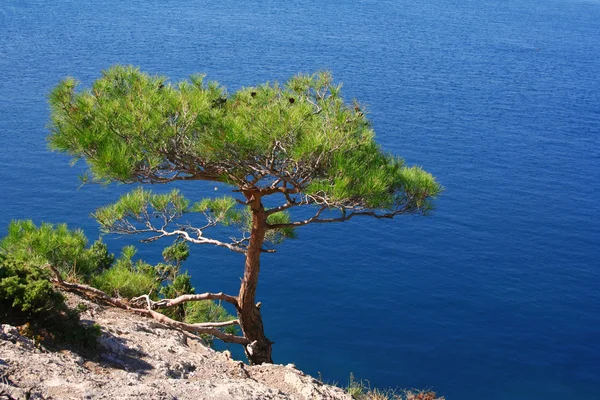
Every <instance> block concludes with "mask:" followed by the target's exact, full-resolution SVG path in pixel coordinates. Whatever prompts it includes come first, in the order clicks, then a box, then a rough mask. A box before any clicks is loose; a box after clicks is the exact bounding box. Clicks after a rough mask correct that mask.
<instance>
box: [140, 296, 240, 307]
mask: <svg viewBox="0 0 600 400" xmlns="http://www.w3.org/2000/svg"><path fill="white" fill-rule="evenodd" d="M144 296H146V295H144ZM144 296H140V297H135V298H133V299H131V301H132V302H136V301H139V300H140V299H145V297H144ZM146 297H147V296H146ZM202 300H222V301H226V302H227V303H231V304H233V305H234V306H235V307H237V306H238V300H237V297H234V296H230V295H228V294H224V293H222V292H221V293H202V294H184V295H181V296H179V297H176V298H174V299H163V300H160V301H153V300H150V299H148V300H147V301H149V307H150V308H151V309H159V308H169V307H175V306H177V305H179V304H182V303H186V302H188V301H202Z"/></svg>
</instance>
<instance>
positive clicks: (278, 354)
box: [0, 0, 600, 400]
mask: <svg viewBox="0 0 600 400" xmlns="http://www.w3.org/2000/svg"><path fill="white" fill-rule="evenodd" d="M117 63H121V64H133V65H136V66H140V67H141V68H142V69H143V70H145V71H148V72H151V73H156V74H161V75H165V76H168V77H170V78H171V79H172V80H173V81H175V80H178V79H183V78H185V77H187V76H189V75H190V74H192V73H196V72H205V73H207V74H208V76H209V78H211V79H216V80H218V81H220V82H222V83H223V84H225V85H226V86H227V87H229V88H230V89H231V90H235V89H236V88H239V87H241V86H244V85H246V86H247V85H252V84H257V83H261V82H264V81H267V80H270V81H273V80H278V81H284V80H285V79H286V78H288V77H289V76H291V75H293V74H295V73H297V72H299V71H303V72H312V71H316V70H319V69H329V70H331V71H332V72H333V73H334V76H335V77H336V78H337V80H338V81H340V82H343V83H344V91H345V97H346V98H347V99H349V100H350V99H352V98H357V99H359V100H360V101H361V102H362V103H364V104H366V105H367V109H368V110H369V112H370V116H371V119H372V121H373V125H374V128H375V130H376V132H377V135H378V141H379V143H381V145H382V146H383V147H384V148H386V149H388V150H390V151H392V152H393V153H395V154H398V155H401V156H403V157H405V158H406V160H407V162H408V163H409V164H419V165H422V166H423V167H424V168H425V169H427V170H429V171H431V172H432V173H433V174H435V175H436V176H437V177H438V179H439V181H440V182H441V183H442V184H443V185H444V186H445V188H446V191H445V192H444V193H443V195H442V196H441V197H440V199H439V200H438V202H437V210H436V211H435V212H434V214H433V215H432V216H430V217H426V218H413V217H401V218H398V219H397V220H394V221H371V220H353V221H351V222H348V223H344V224H339V225H327V226H314V227H305V228H304V229H303V230H300V231H299V239H297V240H294V241H288V242H286V243H285V244H283V245H282V246H280V247H279V250H278V253H277V254H275V255H266V256H265V257H264V261H263V269H262V275H261V282H260V286H259V292H258V297H259V300H260V301H262V303H263V309H262V310H263V316H264V319H265V326H266V331H267V334H268V336H269V338H270V339H272V340H274V341H275V342H276V345H275V347H274V357H275V361H276V362H280V363H295V364H296V365H297V366H298V367H300V368H301V369H303V370H305V371H307V372H309V373H311V374H313V375H317V374H318V373H320V374H321V375H322V377H323V379H325V380H329V381H337V382H339V383H340V384H342V385H343V384H345V383H346V382H347V380H348V376H349V373H350V372H353V373H354V374H355V376H357V377H358V378H362V379H368V380H369V381H370V382H371V385H372V386H377V387H387V386H394V387H395V386H399V387H417V388H433V389H434V390H436V391H437V392H439V393H441V394H443V395H445V396H446V397H447V398H448V399H480V398H485V399H488V400H491V399H545V400H549V399H561V400H563V399H575V398H577V399H597V398H600V292H599V290H600V270H599V265H600V264H599V262H598V260H599V259H600V246H599V245H600V222H598V221H599V217H600V215H599V214H600V201H599V200H598V195H599V194H600V174H599V171H600V139H599V136H600V73H599V71H600V1H597V0H587V1H586V0H546V1H541V0H503V1H499V0H478V1H475V0H463V1H455V0H422V1H416V2H408V1H405V0H398V1H385V0H381V1H370V0H362V1H361V0H354V1H352V0H340V1H336V2H310V1H307V0H290V1H287V2H275V1H262V2H259V1H250V0H248V1H245V0H244V1H238V2H233V1H227V0H224V1H219V2H216V1H203V2H196V1H182V0H162V1H157V0H147V1H141V0H130V1H118V0H104V1H102V2H93V3H91V2H81V1H75V0H60V1H53V2H47V1H42V0H25V1H24V0H2V1H1V2H0V185H1V186H0V235H4V234H5V233H6V226H7V225H8V223H9V221H10V220H11V219H22V218H31V219H33V220H34V221H35V222H37V223H39V222H41V221H50V222H63V221H64V222H67V223H68V224H69V225H70V226H71V227H81V228H83V229H84V230H85V231H86V233H87V234H88V236H89V237H91V238H95V237H97V236H98V234H99V230H98V227H97V225H96V224H95V222H94V221H93V220H92V219H91V218H90V217H89V214H90V213H91V212H92V211H93V210H94V209H95V208H96V207H98V206H101V205H104V204H107V203H109V202H111V201H114V200H115V199H116V198H117V197H118V195H119V194H120V193H123V192H124V191H126V190H128V189H129V187H125V186H117V185H111V186H109V187H108V188H102V187H99V186H95V185H88V186H84V187H82V188H80V189H78V187H79V182H78V180H77V175H78V174H80V173H81V170H82V168H83V165H80V164H77V165H76V166H75V167H74V168H69V160H68V158H67V157H66V156H64V155H61V154H56V153H50V152H49V151H48V149H47V147H46V142H45V137H46V135H47V134H48V131H47V129H46V128H45V124H46V123H47V120H48V106H47V102H46V98H47V95H48V92H49V91H50V90H51V89H52V87H53V86H54V85H56V83H57V82H58V81H59V80H60V79H62V78H64V77H65V76H67V75H71V76H75V77H76V78H78V79H79V80H80V81H81V82H82V83H83V84H84V85H87V84H90V83H91V82H92V81H93V80H94V79H95V78H97V77H98V76H99V73H100V71H101V70H102V69H105V68H108V67H109V66H111V65H113V64H117ZM180 187H181V188H182V189H183V190H185V191H186V193H187V194H188V195H190V196H191V197H194V196H196V197H200V196H202V194H203V193H204V194H206V192H209V193H213V192H212V191H213V187H212V186H211V187H207V186H202V185H197V184H183V185H180ZM219 190H220V191H221V192H222V191H225V190H226V188H225V187H219ZM107 240H108V241H109V243H110V245H111V248H112V249H113V251H118V248H119V246H120V245H121V244H122V243H125V242H127V240H122V239H121V240H116V239H111V238H108V239H107ZM141 246H142V247H141V251H140V255H141V256H143V257H146V258H150V259H152V257H155V258H156V257H157V255H156V254H157V251H158V250H157V248H156V247H148V246H145V247H144V246H143V245H141ZM187 267H188V268H189V269H190V272H191V273H192V275H193V277H194V283H195V286H196V288H197V289H198V290H202V291H204V290H224V291H228V292H231V293H235V291H236V289H237V285H238V284H239V280H238V278H239V277H240V276H241V274H242V260H241V259H240V256H239V255H235V254H228V253H224V250H222V249H210V248H198V249H194V254H193V257H192V258H191V260H190V261H189V262H188V265H187Z"/></svg>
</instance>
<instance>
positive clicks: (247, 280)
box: [237, 192, 273, 364]
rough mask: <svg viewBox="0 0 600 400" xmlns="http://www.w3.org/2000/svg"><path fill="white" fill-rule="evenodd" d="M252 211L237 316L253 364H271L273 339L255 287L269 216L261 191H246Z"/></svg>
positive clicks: (247, 354) (248, 355)
mask: <svg viewBox="0 0 600 400" xmlns="http://www.w3.org/2000/svg"><path fill="white" fill-rule="evenodd" d="M244 195H245V196H246V198H247V199H248V201H249V204H250V210H251V211H252V231H251V233H250V243H249V245H248V250H247V252H246V265H245V269H244V279H243V280H242V284H241V286H240V293H239V296H238V309H237V312H238V317H239V320H240V327H241V328H242V332H244V336H245V337H246V338H247V339H248V340H250V342H251V343H250V344H249V345H247V346H246V348H245V350H246V356H247V357H248V360H249V361H250V363H251V364H263V363H272V362H273V359H272V358H271V346H272V344H273V342H271V341H270V340H269V339H267V337H266V336H265V332H264V328H263V322H262V317H261V315H260V306H259V305H257V304H256V302H255V296H256V286H257V285H258V275H259V273H260V255H261V250H262V245H263V242H264V239H265V232H266V227H267V217H266V215H265V209H264V207H263V205H262V202H261V199H260V194H259V193H258V192H247V193H244Z"/></svg>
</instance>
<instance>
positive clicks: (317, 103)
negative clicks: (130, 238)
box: [48, 66, 441, 364]
mask: <svg viewBox="0 0 600 400" xmlns="http://www.w3.org/2000/svg"><path fill="white" fill-rule="evenodd" d="M340 89H341V85H338V84H335V83H334V82H333V79H332V76H331V74H329V73H327V72H320V73H316V74H313V75H302V74H300V75H297V76H294V77H292V78H291V79H290V80H289V81H287V82H286V83H285V84H284V85H279V84H277V83H266V84H263V85H259V86H254V87H246V88H242V89H240V90H238V91H236V92H235V93H232V94H229V93H228V92H227V91H226V89H225V88H223V87H222V86H220V85H219V84H218V83H216V82H207V81H205V79H204V76H201V75H196V76H192V77H191V78H190V80H186V81H182V82H178V83H175V84H173V83H170V82H168V80H167V79H166V78H165V77H161V76H151V75H148V74H146V73H143V72H141V71H140V70H139V69H137V68H134V67H130V66H115V67H112V68H110V69H108V70H106V71H103V73H102V77H101V78H100V79H98V80H96V81H95V82H94V83H93V84H92V86H91V87H90V88H88V89H83V90H80V89H79V88H78V83H77V82H76V80H75V79H73V78H67V79H65V80H64V81H62V82H61V83H60V84H59V85H58V86H57V87H56V88H55V89H54V90H53V91H52V93H51V96H50V105H51V122H50V130H51V134H50V136H49V138H48V139H49V143H50V146H51V148H53V149H55V150H58V151H61V152H65V153H68V154H69V155H71V156H72V157H73V159H74V160H78V159H83V160H85V161H86V162H87V165H88V167H89V171H88V173H87V174H86V175H85V176H84V177H83V179H84V180H85V181H92V182H101V183H105V184H108V183H110V182H121V183H138V184H142V185H145V184H165V183H172V182H178V181H210V182H215V183H219V184H225V185H228V186H229V187H231V189H232V190H233V193H234V196H233V197H232V196H224V197H218V198H215V197H209V198H205V199H196V198H193V199H192V200H188V199H187V198H186V197H184V195H183V194H182V193H181V192H180V191H178V190H177V189H174V190H172V191H171V192H169V193H154V192H152V191H150V190H147V189H144V188H142V187H137V188H135V189H134V190H133V191H132V192H130V193H128V194H126V195H124V196H122V197H121V198H120V199H119V200H118V201H117V202H115V203H114V204H112V205H108V206H106V207H103V208H101V209H99V210H97V211H96V212H95V213H94V217H95V218H96V219H97V220H98V222H99V223H100V225H101V227H102V229H103V231H104V232H106V233H117V234H120V235H124V234H125V235H128V234H138V235H141V237H142V239H141V240H142V241H144V242H151V241H155V240H159V239H163V238H164V239H171V240H173V241H174V242H173V246H180V245H181V243H184V242H185V243H191V244H196V245H202V244H206V245H211V246H218V247H223V248H226V249H228V250H230V251H233V252H235V253H239V254H241V255H242V256H243V257H244V263H243V264H244V273H243V279H242V281H241V285H240V289H239V293H237V294H236V295H230V294H225V293H202V294H193V293H184V292H185V291H184V292H181V291H179V292H178V291H176V290H175V291H165V290H161V293H162V296H166V297H160V298H157V297H156V294H157V292H158V290H157V289H156V287H153V286H152V285H151V282H152V279H151V276H154V275H153V274H158V275H159V276H160V274H161V272H158V271H152V268H149V267H148V266H147V265H143V264H133V263H132V262H131V258H130V257H129V258H128V256H127V254H124V255H123V256H122V258H121V259H120V260H121V261H118V262H117V264H116V265H115V266H113V267H112V268H111V269H107V270H105V271H103V272H100V275H96V279H101V280H103V281H104V283H106V285H107V286H103V285H100V284H99V283H98V281H96V282H95V283H96V286H97V287H101V288H102V289H104V290H105V291H99V290H98V289H97V288H95V289H94V290H91V286H89V285H81V284H73V283H69V282H67V281H65V280H64V279H63V278H62V277H61V276H62V275H63V274H65V273H66V272H68V271H67V270H66V269H65V268H64V267H63V271H62V272H61V271H60V268H59V267H57V270H58V272H59V274H58V275H57V277H56V279H57V280H58V281H59V283H60V284H61V285H62V286H63V288H66V289H72V290H80V291H83V290H84V286H85V288H87V289H89V290H90V293H95V295H96V296H99V297H101V298H103V299H104V300H105V301H107V302H109V303H111V304H113V305H116V306H119V307H123V308H129V309H135V312H138V313H140V314H143V315H147V316H151V317H153V318H156V319H159V320H160V321H162V322H164V323H168V324H171V325H173V326H176V327H178V328H181V329H186V330H189V331H192V332H196V333H201V334H212V335H215V336H217V337H218V338H219V339H222V340H224V341H225V342H231V343H238V344H242V345H243V346H244V349H245V352H246V355H247V357H248V359H249V361H250V362H251V363H252V364H262V363H271V362H272V344H273V343H272V342H271V341H270V340H269V339H268V338H267V336H266V334H265V332H264V328H263V322H262V316H261V311H260V307H261V303H260V302H257V301H256V291H257V286H258V279H259V273H260V266H261V264H260V260H261V256H262V255H263V254H264V253H273V252H275V246H276V245H277V244H279V243H281V242H282V241H284V240H285V239H287V238H294V237H295V230H296V229H297V228H300V227H303V226H305V225H309V224H318V223H334V222H344V221H348V220H350V219H353V218H355V217H371V218H378V219H381V218H386V219H390V218H394V217H396V216H399V215H408V214H420V215H422V214H426V213H427V211H429V210H430V209H431V207H432V199H433V198H435V197H436V196H437V195H438V194H439V192H440V191H441V187H440V185H439V184H438V183H437V182H436V180H435V178H434V177H433V176H432V175H431V174H429V173H427V172H426V171H424V170H422V169H421V168H419V167H408V166H406V165H405V164H404V161H403V160H402V159H401V158H398V157H396V156H393V155H390V154H388V153H386V152H384V151H383V150H381V148H380V147H379V146H378V145H377V144H376V143H375V140H374V131H373V129H372V127H371V124H370V122H369V120H368V119H367V117H366V115H365V113H364V110H363V107H362V106H361V105H360V104H358V103H357V102H353V103H351V104H349V103H346V102H345V101H344V100H343V98H342V97H341V95H340ZM209 232H211V236H208V233H209ZM300 257H301V255H298V258H300ZM291 261H293V262H297V260H290V262H291ZM87 268H89V267H87ZM92 269H93V268H92ZM86 271H87V269H86V270H81V271H80V268H79V267H77V268H75V271H74V272H70V273H71V275H70V276H75V277H77V276H78V275H77V274H78V273H81V274H83V277H84V278H86V277H87V278H89V276H88V275H86V274H87V273H88V272H86ZM96 271H97V270H96ZM107 271H109V272H107ZM123 271H125V272H127V271H128V273H131V274H134V275H135V276H136V280H135V281H134V283H132V284H131V285H129V286H128V290H125V288H123V287H119V288H117V287H116V283H118V282H121V281H122V280H123V279H122V277H121V274H122V273H123ZM65 276H69V275H65ZM98 277H100V278H98ZM165 277H170V278H172V279H175V280H171V282H172V284H174V283H175V282H176V278H175V276H174V275H172V274H170V273H167V274H166V275H165ZM182 279H184V278H182ZM156 282H160V279H159V280H157V281H156ZM91 283H92V284H93V283H94V281H92V282H91ZM183 286H185V285H183ZM98 292H100V293H101V294H100V293H98ZM123 296H126V297H127V298H128V300H129V301H127V302H126V303H124V302H123V300H122V299H121V297H123ZM171 296H173V297H171ZM204 300H218V301H222V302H226V303H230V304H231V305H232V306H233V307H234V308H235V310H236V312H237V318H236V319H230V320H228V321H220V322H219V321H215V322H213V323H209V322H206V323H202V324H198V323H189V322H185V321H176V320H175V319H173V318H171V317H174V316H176V315H177V314H178V313H181V306H182V305H183V304H185V303H188V302H195V301H204ZM186 307H187V306H186ZM164 309H175V310H179V311H171V312H170V313H167V314H168V315H165V314H160V313H158V312H157V311H156V310H164ZM179 316H181V314H179ZM231 326H239V328H240V329H241V334H235V333H229V332H223V331H222V328H224V327H231Z"/></svg>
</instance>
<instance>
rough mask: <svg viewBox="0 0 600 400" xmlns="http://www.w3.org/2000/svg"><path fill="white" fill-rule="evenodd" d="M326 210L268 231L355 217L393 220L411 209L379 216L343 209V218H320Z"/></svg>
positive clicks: (375, 213) (370, 212) (273, 226)
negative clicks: (348, 211)
mask: <svg viewBox="0 0 600 400" xmlns="http://www.w3.org/2000/svg"><path fill="white" fill-rule="evenodd" d="M326 208H328V207H327V206H323V207H321V208H320V209H319V211H318V212H317V213H316V214H315V215H314V216H313V217H311V218H308V219H305V220H303V221H294V222H288V223H285V224H270V225H267V230H273V229H283V228H294V227H298V226H304V225H308V224H312V223H329V222H344V221H348V220H349V219H351V218H354V217H358V216H368V217H373V218H377V219H384V218H386V219H391V218H394V217H395V216H397V215H401V214H406V213H407V212H410V207H409V206H408V205H406V206H404V207H402V208H400V209H398V210H395V211H392V212H387V213H383V214H378V213H377V212H375V211H353V212H351V213H350V214H346V209H345V208H342V216H341V217H338V218H319V215H320V214H321V213H322V212H323V210H325V209H326Z"/></svg>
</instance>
